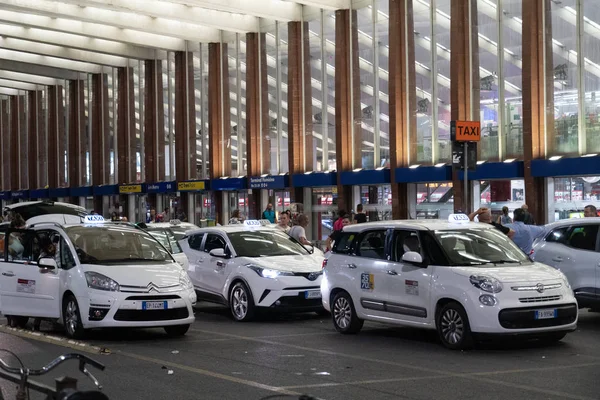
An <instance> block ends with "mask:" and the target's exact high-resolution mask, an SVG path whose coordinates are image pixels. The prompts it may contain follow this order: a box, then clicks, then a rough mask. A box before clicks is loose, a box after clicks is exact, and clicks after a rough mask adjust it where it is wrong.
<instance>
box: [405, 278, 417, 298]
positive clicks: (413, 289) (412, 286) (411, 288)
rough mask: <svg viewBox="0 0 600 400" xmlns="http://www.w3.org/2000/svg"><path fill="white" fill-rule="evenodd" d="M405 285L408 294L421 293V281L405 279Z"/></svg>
mask: <svg viewBox="0 0 600 400" xmlns="http://www.w3.org/2000/svg"><path fill="white" fill-rule="evenodd" d="M404 286H405V287H406V294H410V295H413V296H418V295H419V281H411V280H408V279H406V280H405V281H404Z"/></svg>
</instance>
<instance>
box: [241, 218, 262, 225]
mask: <svg viewBox="0 0 600 400" xmlns="http://www.w3.org/2000/svg"><path fill="white" fill-rule="evenodd" d="M244 225H246V226H262V224H261V223H260V221H257V220H255V219H247V220H245V221H244Z"/></svg>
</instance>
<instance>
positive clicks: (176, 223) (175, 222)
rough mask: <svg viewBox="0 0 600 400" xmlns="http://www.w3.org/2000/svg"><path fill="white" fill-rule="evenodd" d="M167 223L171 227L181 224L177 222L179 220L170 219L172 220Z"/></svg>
mask: <svg viewBox="0 0 600 400" xmlns="http://www.w3.org/2000/svg"><path fill="white" fill-rule="evenodd" d="M169 223H170V224H171V225H180V224H181V220H179V219H172V220H170V221H169Z"/></svg>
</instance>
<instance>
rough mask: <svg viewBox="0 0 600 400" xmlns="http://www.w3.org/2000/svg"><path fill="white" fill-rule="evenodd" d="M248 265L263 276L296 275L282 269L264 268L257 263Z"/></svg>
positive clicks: (272, 277) (273, 277) (271, 277)
mask: <svg viewBox="0 0 600 400" xmlns="http://www.w3.org/2000/svg"><path fill="white" fill-rule="evenodd" d="M247 267H248V268H250V269H251V270H253V271H254V272H256V273H257V274H258V275H260V276H262V277H263V278H270V279H275V278H277V277H280V276H294V273H293V272H289V271H280V270H278V269H269V268H263V267H259V266H256V265H247Z"/></svg>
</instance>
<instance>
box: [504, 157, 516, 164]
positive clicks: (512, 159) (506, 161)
mask: <svg viewBox="0 0 600 400" xmlns="http://www.w3.org/2000/svg"><path fill="white" fill-rule="evenodd" d="M515 160H516V159H515V158H508V159H506V160H504V162H505V163H507V164H508V163H511V162H513V161H515Z"/></svg>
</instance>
